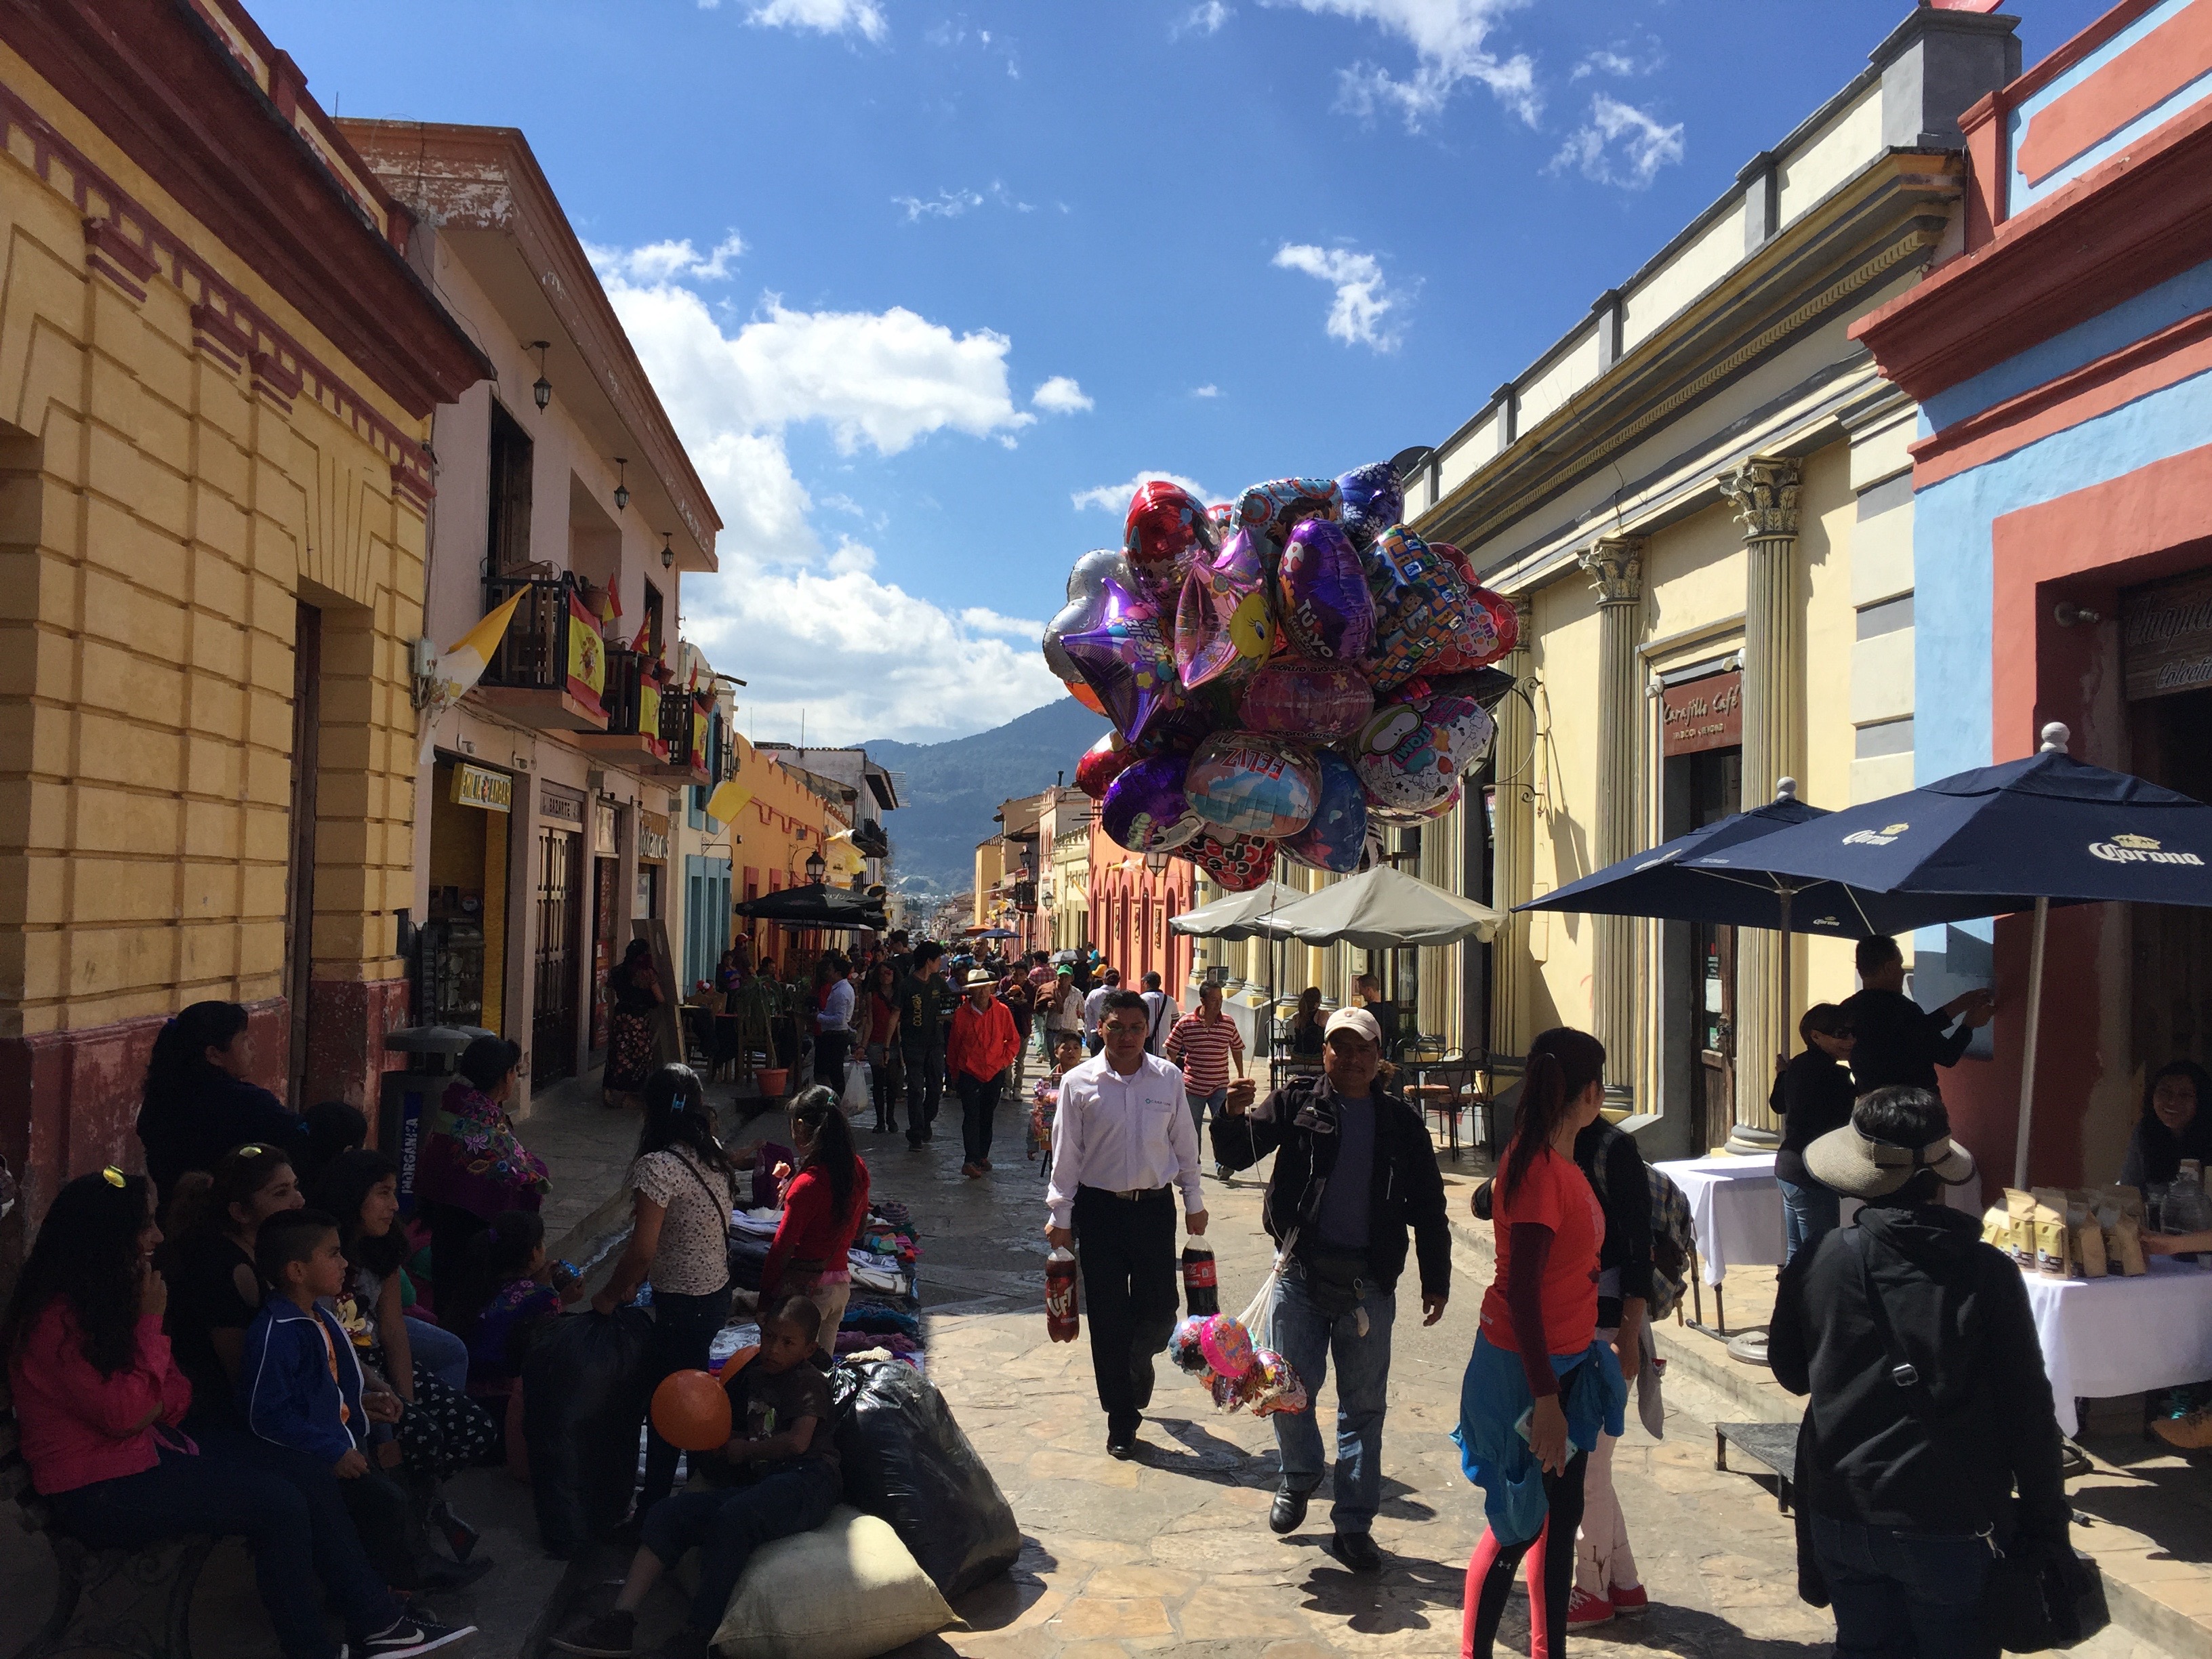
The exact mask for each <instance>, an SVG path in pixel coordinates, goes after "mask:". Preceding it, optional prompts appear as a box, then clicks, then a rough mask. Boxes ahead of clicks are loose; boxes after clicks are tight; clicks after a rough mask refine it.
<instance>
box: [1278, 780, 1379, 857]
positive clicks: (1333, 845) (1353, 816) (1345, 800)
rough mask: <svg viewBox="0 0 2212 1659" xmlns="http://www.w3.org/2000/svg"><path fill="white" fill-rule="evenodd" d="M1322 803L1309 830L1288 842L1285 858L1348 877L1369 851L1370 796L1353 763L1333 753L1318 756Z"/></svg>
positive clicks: (1285, 848) (1292, 837)
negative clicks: (1364, 853) (1368, 800)
mask: <svg viewBox="0 0 2212 1659" xmlns="http://www.w3.org/2000/svg"><path fill="white" fill-rule="evenodd" d="M1314 761H1315V763H1316V767H1317V768H1318V769H1319V772H1320V775H1321V799H1319V801H1317V802H1316V804H1315V806H1314V813H1313V817H1310V818H1309V819H1308V820H1307V821H1306V827H1305V828H1304V829H1301V830H1299V831H1298V832H1297V834H1296V835H1294V836H1287V837H1285V840H1284V842H1283V846H1282V851H1283V856H1284V857H1285V858H1288V859H1291V860H1295V861H1296V862H1297V863H1299V864H1303V865H1306V866H1310V867H1311V868H1313V869H1316V870H1328V871H1333V872H1335V873H1336V874H1338V875H1345V874H1348V873H1349V872H1352V871H1354V870H1357V869H1358V867H1359V857H1360V854H1362V853H1363V852H1364V851H1365V850H1366V847H1367V792H1366V790H1365V789H1364V788H1363V787H1361V785H1360V781H1359V774H1358V771H1357V770H1356V769H1354V768H1353V766H1352V763H1351V762H1350V761H1348V760H1346V759H1345V757H1343V756H1341V755H1340V754H1338V753H1337V752H1336V751H1335V750H1334V749H1323V750H1318V751H1316V754H1315V756H1314Z"/></svg>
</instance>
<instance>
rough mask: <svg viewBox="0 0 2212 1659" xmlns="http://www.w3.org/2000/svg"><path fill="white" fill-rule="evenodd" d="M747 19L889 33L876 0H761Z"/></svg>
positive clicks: (715, 0) (819, 29)
mask: <svg viewBox="0 0 2212 1659" xmlns="http://www.w3.org/2000/svg"><path fill="white" fill-rule="evenodd" d="M720 3H721V0H699V5H700V9H702V10H703V11H712V10H714V8H715V7H717V6H719V5H720ZM745 21H747V22H748V23H754V24H757V25H759V26H761V27H765V28H783V29H812V30H814V31H815V32H816V33H821V34H843V33H846V32H847V31H848V30H853V31H856V32H858V33H860V34H863V35H865V36H866V37H867V38H868V39H869V40H882V39H883V38H884V36H885V35H886V34H888V33H890V22H889V21H888V20H887V19H885V17H884V10H883V8H882V7H881V6H879V5H878V4H877V3H876V0H762V3H759V4H757V5H754V6H751V7H749V8H748V9H746V12H745Z"/></svg>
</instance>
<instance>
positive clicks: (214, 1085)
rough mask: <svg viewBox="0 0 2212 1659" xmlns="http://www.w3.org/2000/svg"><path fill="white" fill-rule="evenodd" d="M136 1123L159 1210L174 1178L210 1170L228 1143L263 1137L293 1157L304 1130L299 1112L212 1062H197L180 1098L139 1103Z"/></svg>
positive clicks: (304, 1139)
mask: <svg viewBox="0 0 2212 1659" xmlns="http://www.w3.org/2000/svg"><path fill="white" fill-rule="evenodd" d="M137 1127H138V1139H139V1142H140V1144H141V1145H142V1146H144V1147H145V1149H146V1173H147V1174H148V1175H149V1176H152V1177H153V1178H154V1188H155V1192H156V1193H157V1194H158V1195H159V1200H160V1202H161V1206H162V1208H164V1209H167V1207H168V1203H169V1194H171V1193H172V1192H173V1191H175V1190H176V1185H177V1182H178V1179H179V1177H180V1176H184V1175H185V1174H186V1173H187V1172H189V1171H191V1170H212V1169H213V1168H215V1165H216V1159H217V1158H221V1157H222V1155H223V1154H224V1153H225V1152H228V1151H229V1150H230V1149H231V1148H232V1147H234V1146H244V1145H245V1144H246V1142H248V1141H264V1142H266V1143H267V1144H268V1145H270V1146H275V1147H276V1148H278V1149H279V1150H280V1151H283V1152H288V1153H289V1154H291V1155H292V1156H294V1157H295V1158H296V1157H298V1156H300V1154H301V1152H302V1151H303V1149H304V1148H305V1146H306V1145H307V1125H306V1124H305V1123H304V1122H302V1121H301V1119H300V1118H299V1116H298V1115H296V1114H295V1113H293V1112H292V1111H290V1110H289V1109H287V1108H286V1107H285V1104H284V1103H283V1101H281V1100H279V1099H277V1098H276V1096H274V1095H272V1094H270V1092H269V1091H268V1090H266V1089H264V1088H263V1087H261V1085H259V1084H257V1083H248V1082H247V1081H246V1079H244V1078H238V1077H233V1076H231V1075H230V1073H228V1072H222V1071H218V1070H216V1068H215V1067H214V1066H204V1067H202V1069H201V1073H200V1075H199V1076H197V1078H195V1079H193V1080H192V1082H191V1084H190V1085H188V1086H187V1087H186V1088H185V1090H184V1091H182V1093H181V1097H173V1098H171V1099H168V1100H165V1101H162V1102H161V1103H151V1102H149V1103H147V1104H146V1105H144V1106H143V1107H141V1108H140V1109H139V1111H138V1125H137Z"/></svg>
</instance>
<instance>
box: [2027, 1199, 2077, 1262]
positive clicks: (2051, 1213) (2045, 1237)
mask: <svg viewBox="0 0 2212 1659" xmlns="http://www.w3.org/2000/svg"><path fill="white" fill-rule="evenodd" d="M2033 1197H2034V1200H2035V1212H2034V1213H2035V1270H2036V1271H2037V1272H2038V1273H2048V1274H2050V1275H2051V1277H2052V1278H2053V1279H2064V1278H2066V1277H2068V1275H2069V1273H2071V1271H2072V1267H2073V1261H2074V1253H2073V1250H2072V1249H2071V1248H2070V1243H2071V1242H2070V1240H2069V1238H2068V1236H2067V1232H2066V1193H2065V1189H2064V1188H2059V1187H2038V1188H2033Z"/></svg>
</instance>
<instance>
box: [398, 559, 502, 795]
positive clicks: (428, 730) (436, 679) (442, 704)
mask: <svg viewBox="0 0 2212 1659" xmlns="http://www.w3.org/2000/svg"><path fill="white" fill-rule="evenodd" d="M528 592H530V589H529V588H527V587H519V588H517V589H516V590H515V592H514V594H513V598H511V599H508V600H507V602H506V603H505V604H504V605H501V606H500V607H499V608H498V609H497V610H495V611H492V612H491V613H490V614H489V615H488V616H486V617H484V619H483V621H482V622H480V623H477V625H476V626H475V627H474V628H471V629H469V631H468V632H467V633H465V634H464V635H461V637H460V638H459V639H458V640H456V641H453V644H451V645H449V646H447V647H446V649H445V651H444V652H443V653H441V655H440V656H439V658H438V661H437V664H436V665H435V667H433V668H432V669H431V670H430V674H429V690H428V694H427V695H426V696H424V698H423V700H422V750H421V752H420V753H419V754H418V755H417V756H416V761H415V763H416V765H417V766H428V764H429V763H430V757H431V756H432V754H433V752H434V751H435V750H436V748H437V737H438V716H439V715H441V714H444V713H445V712H446V711H447V709H448V708H452V707H453V705H454V704H455V703H457V702H460V700H461V699H462V698H463V697H465V696H467V695H468V693H469V690H470V688H471V687H472V686H473V685H475V684H476V683H477V681H478V680H480V679H482V678H483V671H484V669H485V667H486V666H487V665H489V663H490V661H491V659H492V658H493V656H494V655H495V653H497V652H498V650H499V642H500V641H501V640H503V639H505V638H506V637H507V623H511V622H513V620H514V608H515V606H517V605H520V604H521V603H522V600H523V596H524V595H526V593H528Z"/></svg>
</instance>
